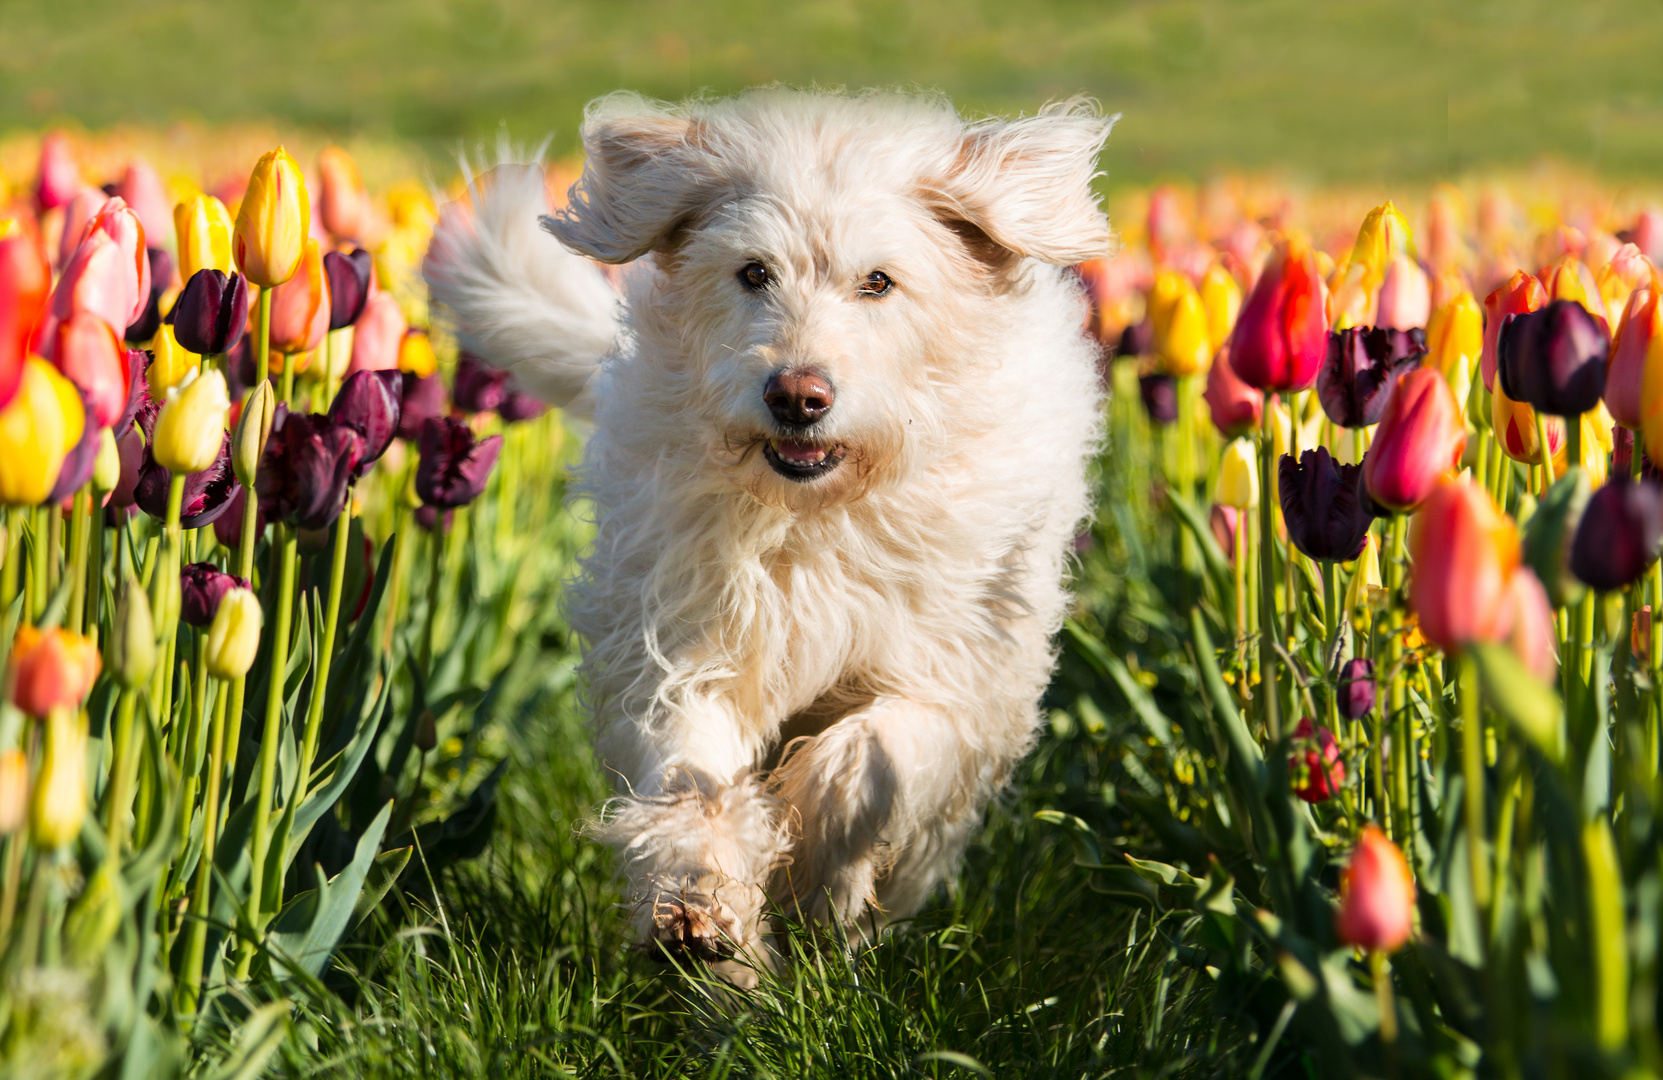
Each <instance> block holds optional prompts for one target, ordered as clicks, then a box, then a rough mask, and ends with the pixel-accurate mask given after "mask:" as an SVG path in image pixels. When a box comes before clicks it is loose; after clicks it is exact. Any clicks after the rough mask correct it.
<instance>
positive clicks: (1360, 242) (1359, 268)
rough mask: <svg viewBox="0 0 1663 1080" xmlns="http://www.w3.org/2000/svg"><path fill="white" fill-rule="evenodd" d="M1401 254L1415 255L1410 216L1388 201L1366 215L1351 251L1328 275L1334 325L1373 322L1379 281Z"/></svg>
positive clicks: (1411, 257)
mask: <svg viewBox="0 0 1663 1080" xmlns="http://www.w3.org/2000/svg"><path fill="white" fill-rule="evenodd" d="M1400 255H1403V256H1407V257H1408V258H1409V259H1411V260H1413V259H1415V258H1416V255H1415V240H1414V236H1413V234H1412V233H1411V232H1410V230H1409V221H1408V219H1406V218H1405V217H1404V216H1403V214H1402V213H1401V212H1400V211H1399V210H1398V208H1397V207H1395V206H1393V205H1392V204H1391V202H1389V201H1388V202H1385V203H1382V204H1380V205H1379V206H1376V207H1375V208H1374V209H1373V210H1370V211H1369V212H1368V215H1367V216H1366V217H1364V218H1363V224H1362V226H1361V227H1359V228H1358V230H1357V240H1356V242H1355V243H1354V244H1352V245H1351V254H1350V255H1349V256H1347V257H1346V259H1345V260H1344V261H1342V262H1341V263H1340V264H1339V265H1338V266H1337V267H1335V268H1334V272H1333V274H1332V275H1331V276H1330V277H1329V280H1328V290H1329V298H1328V316H1329V322H1330V323H1331V324H1332V326H1333V328H1334V329H1336V330H1344V329H1347V328H1349V327H1352V326H1367V325H1372V324H1373V322H1374V304H1375V297H1376V294H1377V293H1379V291H1380V283H1381V282H1382V281H1384V280H1385V277H1386V268H1387V267H1388V266H1390V265H1391V264H1392V262H1393V261H1394V260H1395V259H1397V257H1398V256H1400Z"/></svg>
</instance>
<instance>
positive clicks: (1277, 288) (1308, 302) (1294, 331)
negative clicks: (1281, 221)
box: [1230, 239, 1328, 391]
mask: <svg viewBox="0 0 1663 1080" xmlns="http://www.w3.org/2000/svg"><path fill="white" fill-rule="evenodd" d="M1322 288H1323V286H1322V278H1321V277H1320V276H1319V275H1318V273H1317V265H1316V255H1315V253H1314V252H1312V250H1311V247H1310V245H1309V244H1307V243H1305V242H1304V241H1302V240H1297V239H1295V240H1289V241H1286V242H1284V243H1283V244H1282V246H1281V247H1279V248H1278V249H1277V251H1276V254H1275V255H1273V256H1272V257H1271V259H1270V261H1269V262H1268V263H1267V264H1266V265H1265V269H1264V272H1263V273H1262V274H1260V275H1259V281H1258V283H1257V284H1256V285H1254V287H1253V295H1252V296H1250V297H1248V300H1247V304H1246V306H1244V307H1243V308H1242V312H1241V316H1240V317H1239V318H1238V319H1237V320H1236V328H1235V331H1234V332H1233V333H1232V334H1231V336H1230V343H1231V344H1230V362H1231V364H1232V366H1233V367H1234V368H1235V371H1236V374H1237V376H1239V377H1240V378H1241V379H1242V381H1244V382H1246V383H1247V384H1248V385H1249V386H1254V387H1257V388H1258V389H1260V390H1266V391H1271V390H1274V391H1285V390H1303V389H1304V388H1305V387H1307V386H1309V385H1311V380H1313V379H1315V378H1316V374H1317V369H1318V368H1319V367H1321V365H1322V360H1323V357H1324V356H1326V355H1327V353H1328V322H1327V316H1326V314H1325V313H1324V311H1323V297H1322Z"/></svg>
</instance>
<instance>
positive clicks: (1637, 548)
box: [1571, 476, 1663, 592]
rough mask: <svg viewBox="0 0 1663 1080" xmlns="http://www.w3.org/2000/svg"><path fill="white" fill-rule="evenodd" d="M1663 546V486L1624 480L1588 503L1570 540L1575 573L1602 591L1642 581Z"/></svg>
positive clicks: (1609, 483) (1641, 481)
mask: <svg viewBox="0 0 1663 1080" xmlns="http://www.w3.org/2000/svg"><path fill="white" fill-rule="evenodd" d="M1660 542H1663V485H1659V484H1656V483H1654V482H1652V481H1650V480H1639V481H1635V480H1631V479H1629V478H1628V477H1626V476H1619V477H1616V478H1614V479H1612V480H1611V481H1609V482H1608V483H1607V484H1606V485H1605V486H1604V487H1602V488H1600V489H1599V490H1598V491H1596V492H1594V494H1593V495H1592V496H1591V497H1590V498H1589V499H1588V506H1587V509H1585V510H1583V511H1582V520H1581V521H1580V522H1578V523H1577V526H1576V536H1575V537H1574V538H1573V539H1572V540H1571V573H1573V574H1575V575H1576V576H1577V578H1578V579H1580V580H1581V581H1582V582H1584V583H1585V584H1587V585H1588V586H1589V587H1590V588H1594V589H1598V590H1600V591H1601V592H1609V591H1610V590H1612V589H1621V588H1625V587H1626V586H1629V585H1632V584H1634V583H1635V582H1636V581H1639V580H1640V576H1641V575H1642V574H1644V573H1645V572H1646V567H1648V566H1650V565H1651V564H1652V561H1653V560H1655V559H1656V558H1657V549H1658V544H1659V543H1660Z"/></svg>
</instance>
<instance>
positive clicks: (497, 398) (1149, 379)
mask: <svg viewBox="0 0 1663 1080" xmlns="http://www.w3.org/2000/svg"><path fill="white" fill-rule="evenodd" d="M504 374H506V372H504ZM458 396H459V397H460V395H458ZM490 396H491V399H492V406H491V407H492V408H495V407H496V406H498V405H501V404H502V401H503V399H504V398H506V397H507V396H508V395H507V393H506V392H503V391H501V390H500V387H499V388H498V389H497V392H493V393H492V394H491V395H490ZM1138 396H1139V397H1141V398H1142V399H1143V411H1144V412H1146V413H1148V414H1149V419H1150V420H1152V421H1154V422H1155V423H1157V424H1170V423H1172V422H1173V421H1174V420H1176V419H1178V382H1177V380H1176V379H1174V378H1173V377H1172V376H1171V375H1163V374H1161V373H1159V372H1156V373H1154V374H1150V375H1140V376H1138Z"/></svg>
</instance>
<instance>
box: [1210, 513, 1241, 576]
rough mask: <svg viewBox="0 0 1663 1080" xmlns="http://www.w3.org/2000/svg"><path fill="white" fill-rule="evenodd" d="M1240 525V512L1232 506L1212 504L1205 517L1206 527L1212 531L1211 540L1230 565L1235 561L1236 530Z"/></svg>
mask: <svg viewBox="0 0 1663 1080" xmlns="http://www.w3.org/2000/svg"><path fill="white" fill-rule="evenodd" d="M1240 525H1241V512H1240V511H1239V510H1237V509H1236V508H1235V507H1234V506H1221V505H1219V504H1218V503H1214V504H1213V508H1212V510H1211V512H1209V513H1208V515H1207V527H1208V528H1210V529H1212V531H1213V540H1214V541H1215V542H1216V543H1217V544H1218V550H1220V551H1222V552H1223V553H1224V558H1225V560H1226V561H1228V562H1230V563H1234V562H1235V561H1236V529H1237V528H1239V527H1240Z"/></svg>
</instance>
